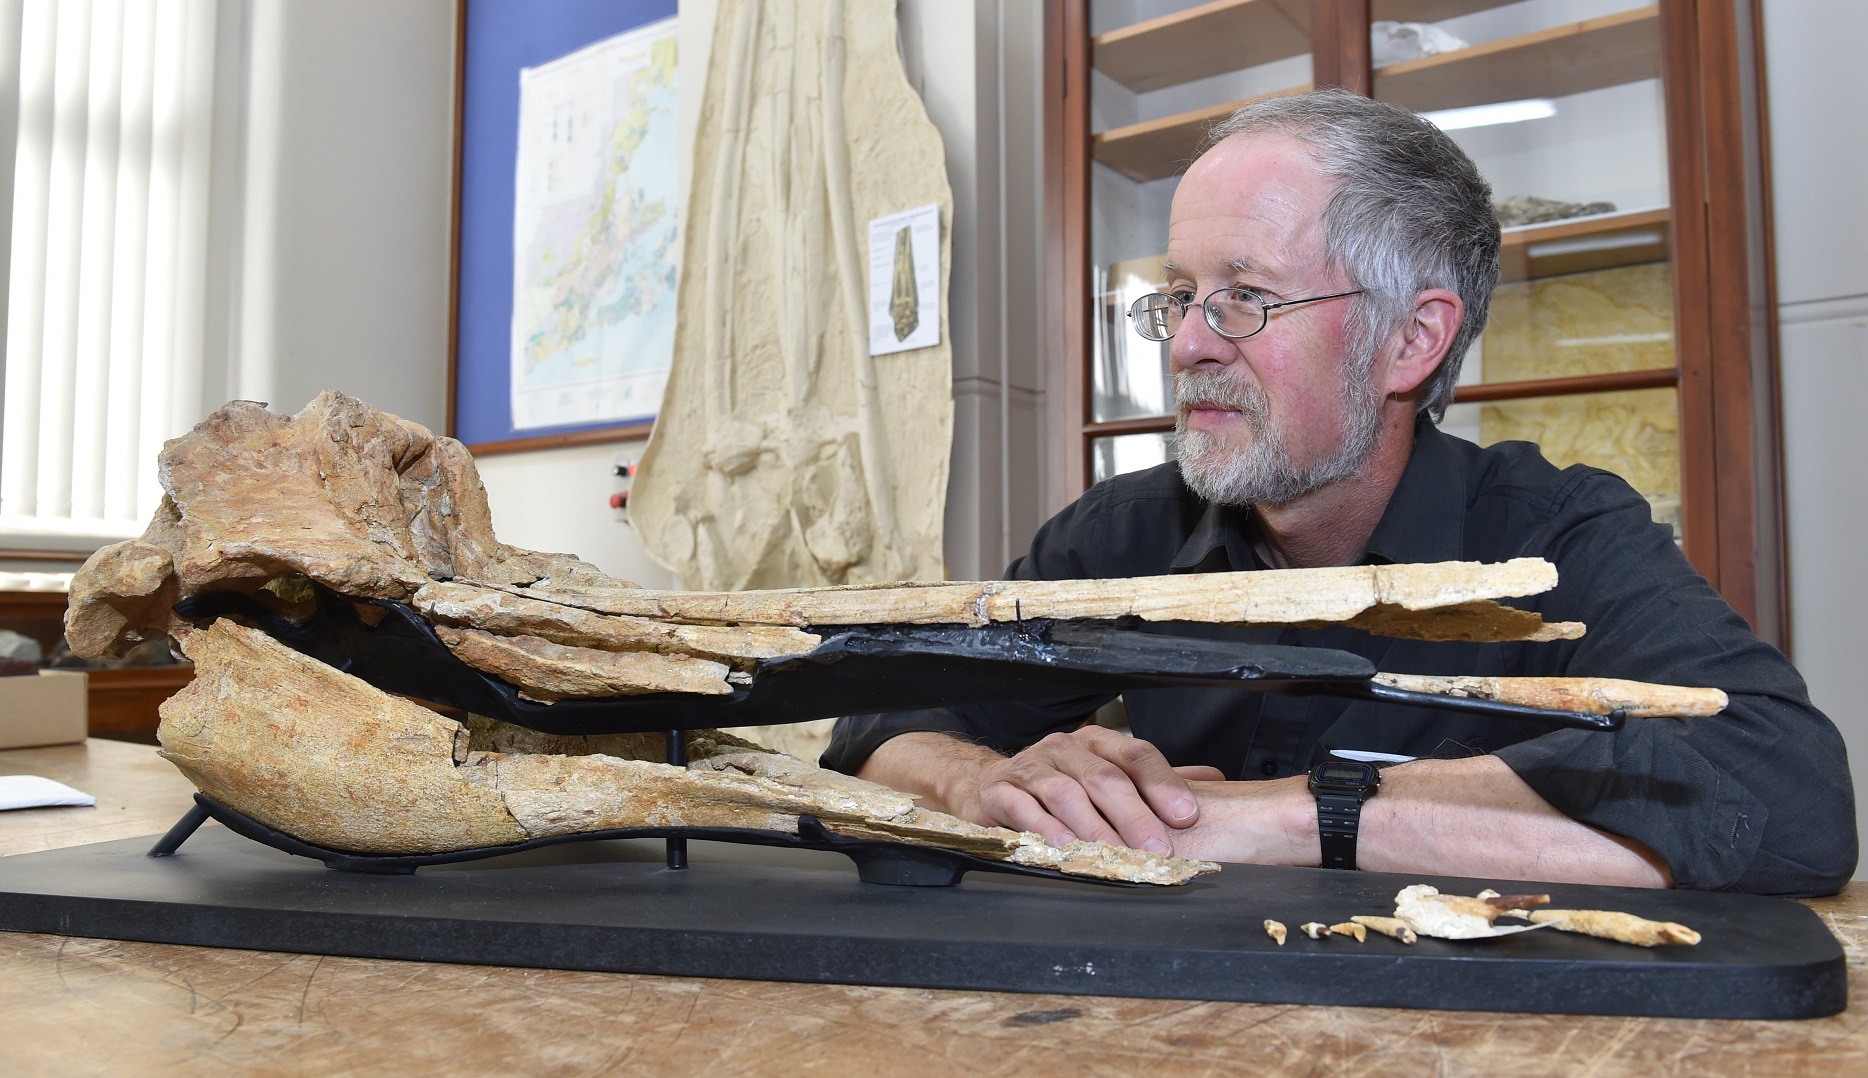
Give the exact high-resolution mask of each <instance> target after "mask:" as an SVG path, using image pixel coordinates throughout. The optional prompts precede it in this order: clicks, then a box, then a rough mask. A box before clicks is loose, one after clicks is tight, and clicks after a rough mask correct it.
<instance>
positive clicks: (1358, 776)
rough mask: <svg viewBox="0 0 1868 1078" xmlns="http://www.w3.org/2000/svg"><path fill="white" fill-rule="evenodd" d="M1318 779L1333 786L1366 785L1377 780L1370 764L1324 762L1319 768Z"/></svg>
mask: <svg viewBox="0 0 1868 1078" xmlns="http://www.w3.org/2000/svg"><path fill="white" fill-rule="evenodd" d="M1316 776H1317V781H1318V782H1319V783H1327V784H1329V785H1331V786H1366V785H1367V784H1369V783H1370V782H1373V781H1374V780H1375V768H1374V767H1373V766H1372V765H1370V764H1324V765H1323V766H1321V767H1319V768H1317V771H1316Z"/></svg>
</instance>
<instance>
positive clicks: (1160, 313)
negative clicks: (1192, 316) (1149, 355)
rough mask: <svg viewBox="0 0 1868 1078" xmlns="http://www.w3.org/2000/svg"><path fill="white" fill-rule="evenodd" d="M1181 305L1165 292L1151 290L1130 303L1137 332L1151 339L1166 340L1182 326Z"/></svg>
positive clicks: (1130, 319)
mask: <svg viewBox="0 0 1868 1078" xmlns="http://www.w3.org/2000/svg"><path fill="white" fill-rule="evenodd" d="M1180 319H1181V306H1180V304H1179V303H1177V302H1175V300H1174V297H1173V296H1170V295H1168V294H1167V293H1165V292H1150V293H1149V294H1147V295H1145V296H1143V297H1142V298H1140V299H1138V300H1136V301H1135V302H1134V303H1131V304H1129V321H1130V322H1132V323H1133V324H1134V326H1135V332H1137V333H1139V334H1141V335H1142V336H1143V337H1146V338H1147V339H1149V340H1151V341H1165V340H1167V339H1168V338H1169V337H1172V336H1173V335H1174V331H1175V330H1177V329H1179V328H1180Z"/></svg>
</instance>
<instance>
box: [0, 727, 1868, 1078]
mask: <svg viewBox="0 0 1868 1078" xmlns="http://www.w3.org/2000/svg"><path fill="white" fill-rule="evenodd" d="M20 772H30V773H35V774H41V775H46V776H48V777H51V778H56V779H59V780H60V781H63V782H69V783H72V784H74V785H77V786H79V787H80V788H81V789H85V790H86V791H87V792H90V793H93V794H96V795H97V797H98V807H97V808H96V809H46V810H31V811H28V812H15V813H4V814H0V852H4V853H7V854H12V853H24V852H27V851H30V850H37V849H47V848H52V847H56V846H63V845H73V844H77V843H81V842H92V841H102V840H105V839H111V838H121V837H124V836H126V835H132V834H137V833H139V829H140V832H141V833H153V832H156V831H160V830H163V829H165V828H166V827H167V826H168V824H169V823H170V822H172V821H173V819H174V817H176V816H178V815H180V813H181V812H182V811H183V809H184V808H185V807H186V805H187V803H188V795H189V793H190V788H189V787H188V784H187V783H186V782H185V781H184V780H182V778H181V776H180V775H179V774H177V773H175V772H174V770H173V769H172V768H170V767H169V765H167V764H166V763H163V762H162V761H161V760H159V759H158V758H157V757H156V756H155V753H154V750H153V749H148V748H145V747H143V746H137V745H123V744H115V743H111V742H101V741H92V742H89V743H88V745H87V746H65V747H60V748H52V749H27V750H15V751H10V752H0V774H16V773H20ZM209 826H214V825H212V824H210V825H209ZM3 866H4V862H0V871H4V867H3ZM1810 904H1811V905H1812V906H1813V907H1815V908H1816V910H1817V911H1818V912H1819V913H1821V914H1822V915H1823V917H1824V919H1825V920H1826V921H1827V922H1828V923H1829V925H1830V927H1831V929H1832V930H1834V931H1835V933H1836V935H1837V936H1838V937H1839V938H1840V939H1841V940H1842V942H1843V945H1844V947H1845V948H1846V950H1847V952H1848V957H1849V985H1850V990H1851V996H1852V998H1854V999H1856V1000H1861V999H1863V998H1864V993H1865V992H1868V886H1864V885H1862V884H1854V885H1851V886H1850V887H1849V888H1848V889H1847V890H1845V891H1844V892H1843V893H1842V894H1841V895H1839V896H1836V897H1834V898H1828V899H1819V900H1816V901H1813V902H1811V903H1810ZM0 1013H4V1014H5V1015H6V1025H5V1029H4V1036H0V1073H5V1074H8V1075H39V1074H61V1075H66V1074H69V1075H82V1074H111V1075H124V1074H137V1075H140V1074H156V1075H159V1074H191V1075H192V1074H203V1073H213V1074H223V1073H234V1074H254V1075H261V1074H264V1075H270V1074H282V1075H283V1074H337V1073H383V1072H400V1073H448V1074H539V1075H560V1074H562V1075H595V1074H763V1073H773V1074H778V1073H783V1074H806V1073H809V1074H860V1075H865V1076H868V1075H897V1074H908V1075H923V1074H925V1075H949V1074H951V1075H962V1074H964V1075H1011V1074H1021V1075H1022V1074H1036V1075H1060V1076H1061V1075H1072V1076H1076V1075H1131V1074H1144V1075H1152V1074H1160V1075H1170V1074H1171V1075H1176V1076H1181V1075H1199V1074H1240V1073H1254V1074H1274V1075H1282V1074H1349V1075H1361V1074H1382V1075H1409V1074H1482V1073H1485V1074H1496V1073H1521V1074H1540V1075H1541V1074H1561V1075H1572V1074H1573V1075H1582V1074H1589V1075H1621V1074H1630V1075H1632V1074H1640V1075H1649V1074H1707V1073H1717V1074H1727V1073H1730V1074H1760V1075H1763V1074H1769V1075H1797V1074H1811V1075H1815V1074H1823V1075H1830V1074H1848V1073H1859V1072H1861V1071H1862V1069H1863V1068H1864V1066H1868V1017H1864V1015H1865V1014H1868V1011H1865V1010H1864V1008H1863V1007H1862V1006H1861V1005H1859V1004H1858V1005H1857V1006H1856V1007H1853V1008H1851V1009H1850V1010H1848V1011H1845V1012H1843V1013H1842V1014H1840V1015H1837V1016H1835V1017H1833V1018H1825V1019H1820V1020H1816V1021H1808V1022H1732V1021H1688V1020H1676V1019H1646V1018H1589V1017H1572V1016H1544V1015H1511V1014H1482V1013H1470V1012H1445V1011H1404V1010H1377V1009H1360V1008H1335V1007H1300V1006H1277V1005H1265V1004H1233V1003H1226V1004H1218V1003H1190V1002H1187V1001H1184V1000H1130V999H1110V998H1097V997H1078V996H1039V995H1013V994H1004V993H992V992H950V991H930V990H921V989H897V988H866V987H860V986H849V985H798V984H775V983H768V982H760V981H720V980H700V979H688V978H668V977H648V976H637V975H629V974H605V973H578V972H567V971H562V970H528V969H510V968H501V967H483V966H450V965H441V964H430V963H420V962H388V961H378V960H370V959H351V958H324V957H319V956H316V955H289V954H275V953H269V952H260V951H229V950H216V949H210V948H195V947H177V946H169V945H160V944H145V943H124V942H117V941H111V940H91V939H76V938H65V937H59V936H48V935H28V934H4V935H0Z"/></svg>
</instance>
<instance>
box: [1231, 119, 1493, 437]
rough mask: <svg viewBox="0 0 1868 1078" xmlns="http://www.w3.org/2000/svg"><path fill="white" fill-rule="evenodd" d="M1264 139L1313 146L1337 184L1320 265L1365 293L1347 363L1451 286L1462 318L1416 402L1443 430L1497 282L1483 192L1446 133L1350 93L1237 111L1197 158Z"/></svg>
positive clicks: (1487, 198) (1486, 191)
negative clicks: (1235, 139)
mask: <svg viewBox="0 0 1868 1078" xmlns="http://www.w3.org/2000/svg"><path fill="white" fill-rule="evenodd" d="M1267 131H1269V132H1276V133H1280V134H1285V135H1289V136H1291V137H1292V138H1296V139H1299V140H1301V141H1303V142H1306V143H1309V144H1310V145H1311V146H1313V147H1315V148H1316V150H1317V154H1318V158H1317V163H1318V167H1319V169H1320V171H1321V172H1322V174H1323V175H1324V176H1327V177H1330V178H1332V179H1335V180H1337V181H1338V183H1337V187H1336V193H1335V194H1333V195H1332V196H1330V201H1329V205H1328V207H1327V208H1325V210H1324V212H1323V219H1324V257H1325V258H1327V259H1328V260H1329V262H1330V263H1331V264H1332V265H1335V266H1339V267H1341V268H1342V270H1343V272H1344V273H1345V274H1347V275H1348V277H1349V279H1350V280H1351V281H1353V282H1354V283H1355V286H1356V287H1357V288H1360V289H1362V290H1363V295H1362V296H1360V297H1358V302H1357V304H1356V308H1355V314H1354V315H1353V317H1352V320H1351V348H1350V355H1351V356H1365V357H1366V360H1367V361H1372V360H1373V358H1374V354H1375V346H1376V344H1377V343H1378V342H1379V341H1380V340H1381V339H1382V338H1384V337H1386V336H1387V335H1388V334H1390V333H1392V332H1394V331H1395V330H1397V329H1399V328H1400V327H1401V326H1402V325H1404V324H1405V323H1406V321H1407V319H1408V318H1409V317H1410V315H1411V314H1412V312H1413V310H1414V300H1415V297H1416V296H1418V295H1419V294H1420V293H1421V292H1422V291H1423V290H1425V289H1429V288H1446V289H1451V290H1452V291H1454V292H1457V293H1458V294H1459V298H1460V299H1461V300H1462V301H1463V302H1464V303H1465V305H1466V317H1465V320H1464V322H1463V323H1462V324H1461V325H1460V327H1459V332H1458V333H1457V334H1456V335H1455V336H1454V337H1453V344H1452V346H1451V347H1449V348H1448V349H1447V352H1446V358H1445V360H1444V361H1442V362H1441V364H1440V369H1439V370H1438V371H1435V372H1434V374H1433V377H1432V378H1431V379H1430V380H1429V382H1428V383H1427V392H1426V394H1425V396H1424V397H1423V398H1422V400H1421V402H1420V407H1419V410H1420V411H1421V412H1425V413H1427V414H1428V415H1429V416H1430V417H1432V419H1433V420H1434V421H1435V422H1439V420H1440V418H1441V417H1442V416H1444V415H1445V414H1446V409H1447V405H1449V404H1451V403H1453V386H1454V384H1455V383H1457V382H1458V381H1459V368H1460V364H1461V363H1463V362H1464V361H1465V358H1466V349H1467V348H1469V347H1470V346H1471V345H1472V342H1473V341H1474V340H1476V339H1477V338H1478V336H1479V334H1480V333H1481V332H1483V331H1484V330H1485V320H1486V315H1487V313H1488V311H1489V309H1490V308H1491V304H1492V290H1493V289H1494V288H1495V287H1497V285H1498V245H1499V239H1498V221H1497V219H1496V218H1495V217H1493V215H1492V188H1491V185H1490V184H1488V183H1486V182H1485V179H1484V178H1483V177H1482V176H1480V175H1479V169H1478V167H1477V166H1475V165H1474V164H1473V163H1472V158H1470V157H1467V156H1466V152H1465V151H1464V150H1461V149H1460V148H1459V145H1458V144H1457V143H1455V142H1454V141H1453V140H1452V139H1450V138H1448V137H1447V135H1446V132H1444V131H1441V130H1440V129H1439V128H1437V127H1435V126H1434V125H1433V124H1431V123H1429V122H1428V121H1426V120H1424V119H1422V118H1421V117H1420V116H1419V115H1417V114H1415V113H1412V112H1409V111H1408V110H1406V109H1402V108H1397V107H1395V106H1393V105H1384V104H1382V103H1380V102H1377V101H1371V100H1370V99H1368V98H1366V97H1363V96H1361V95H1360V94H1353V93H1350V92H1349V91H1347V90H1335V89H1332V90H1317V91H1314V92H1312V93H1307V94H1297V95H1293V96H1290V97H1275V98H1269V99H1266V100H1264V101H1255V102H1253V103H1251V104H1249V105H1245V106H1243V107H1241V108H1240V109H1239V110H1238V111H1236V112H1234V113H1233V114H1232V115H1231V116H1228V117H1227V118H1226V119H1224V120H1221V121H1220V122H1219V123H1217V124H1215V125H1213V127H1212V128H1211V129H1210V130H1209V131H1208V132H1207V138H1206V143H1205V144H1204V145H1203V146H1202V147H1201V152H1202V153H1205V152H1206V151H1207V150H1209V149H1211V148H1213V147H1214V146H1216V145H1218V144H1219V143H1220V142H1222V141H1224V140H1225V139H1228V138H1231V137H1232V136H1234V135H1249V134H1257V133H1260V132H1267Z"/></svg>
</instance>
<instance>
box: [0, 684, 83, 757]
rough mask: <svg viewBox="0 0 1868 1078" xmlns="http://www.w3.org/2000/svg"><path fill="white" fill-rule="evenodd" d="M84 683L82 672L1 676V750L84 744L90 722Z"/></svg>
mask: <svg viewBox="0 0 1868 1078" xmlns="http://www.w3.org/2000/svg"><path fill="white" fill-rule="evenodd" d="M84 680H85V679H84V671H82V670H41V671H39V676H38V677H31V676H26V677H0V749H25V748H31V747H33V746H35V745H69V744H73V743H75V742H79V741H83V740H84V735H85V730H86V727H87V725H88V721H89V716H88V714H87V712H86V708H85V695H84V688H85V686H84Z"/></svg>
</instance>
